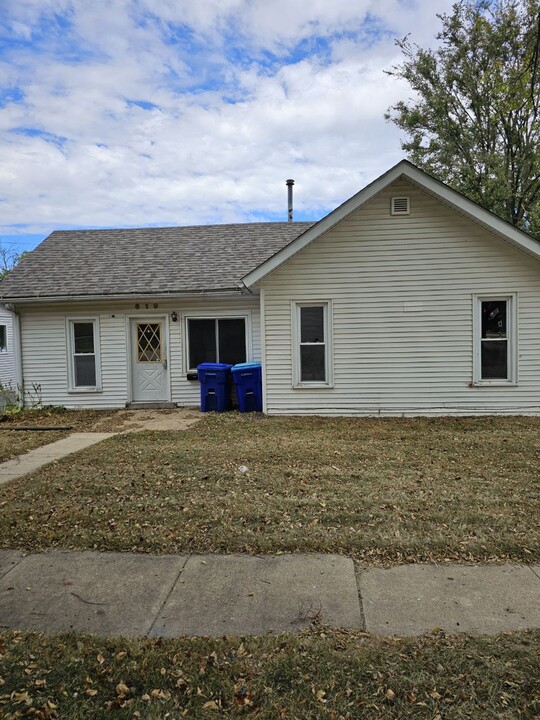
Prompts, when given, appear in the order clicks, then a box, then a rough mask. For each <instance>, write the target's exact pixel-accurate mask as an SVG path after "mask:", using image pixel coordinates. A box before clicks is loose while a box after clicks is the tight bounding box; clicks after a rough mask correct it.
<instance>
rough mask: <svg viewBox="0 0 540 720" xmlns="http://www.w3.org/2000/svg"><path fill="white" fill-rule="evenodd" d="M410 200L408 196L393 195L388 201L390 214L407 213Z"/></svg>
mask: <svg viewBox="0 0 540 720" xmlns="http://www.w3.org/2000/svg"><path fill="white" fill-rule="evenodd" d="M410 212H411V202H410V198H408V197H393V198H392V199H391V201H390V215H409V214H410Z"/></svg>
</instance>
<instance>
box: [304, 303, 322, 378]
mask: <svg viewBox="0 0 540 720" xmlns="http://www.w3.org/2000/svg"><path fill="white" fill-rule="evenodd" d="M299 312H300V382H326V375H327V374H326V342H325V331H324V314H325V306H323V305H317V306H301V307H300V308H299Z"/></svg>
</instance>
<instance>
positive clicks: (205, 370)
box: [197, 363, 232, 412]
mask: <svg viewBox="0 0 540 720" xmlns="http://www.w3.org/2000/svg"><path fill="white" fill-rule="evenodd" d="M231 367H232V366H231V365H227V363H202V364H201V365H199V366H198V367H197V378H198V380H199V382H200V384H201V410H202V412H212V411H213V410H214V411H216V412H224V411H225V410H228V409H229V406H230V399H231V387H230V383H231V372H230V371H231Z"/></svg>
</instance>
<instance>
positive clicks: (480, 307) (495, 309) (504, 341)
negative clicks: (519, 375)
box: [474, 295, 517, 384]
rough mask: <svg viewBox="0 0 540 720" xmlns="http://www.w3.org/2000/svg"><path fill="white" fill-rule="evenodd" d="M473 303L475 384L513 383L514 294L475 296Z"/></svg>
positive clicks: (514, 362)
mask: <svg viewBox="0 0 540 720" xmlns="http://www.w3.org/2000/svg"><path fill="white" fill-rule="evenodd" d="M475 305H476V307H475V326H474V335H475V337H474V341H475V353H474V356H475V357H474V360H475V362H474V381H475V383H476V384H501V383H502V384H505V383H506V384H508V383H514V382H516V371H517V368H516V364H517V359H516V358H517V354H516V345H517V339H516V334H517V333H516V324H517V323H516V318H515V308H516V299H515V297H514V296H513V295H508V296H501V297H476V298H475Z"/></svg>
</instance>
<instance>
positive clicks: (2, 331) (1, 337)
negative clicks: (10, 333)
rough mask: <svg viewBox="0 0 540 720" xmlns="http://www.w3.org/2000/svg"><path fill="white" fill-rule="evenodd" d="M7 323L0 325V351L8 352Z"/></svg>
mask: <svg viewBox="0 0 540 720" xmlns="http://www.w3.org/2000/svg"><path fill="white" fill-rule="evenodd" d="M7 349H8V346H7V325H0V353H5V352H7Z"/></svg>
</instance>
